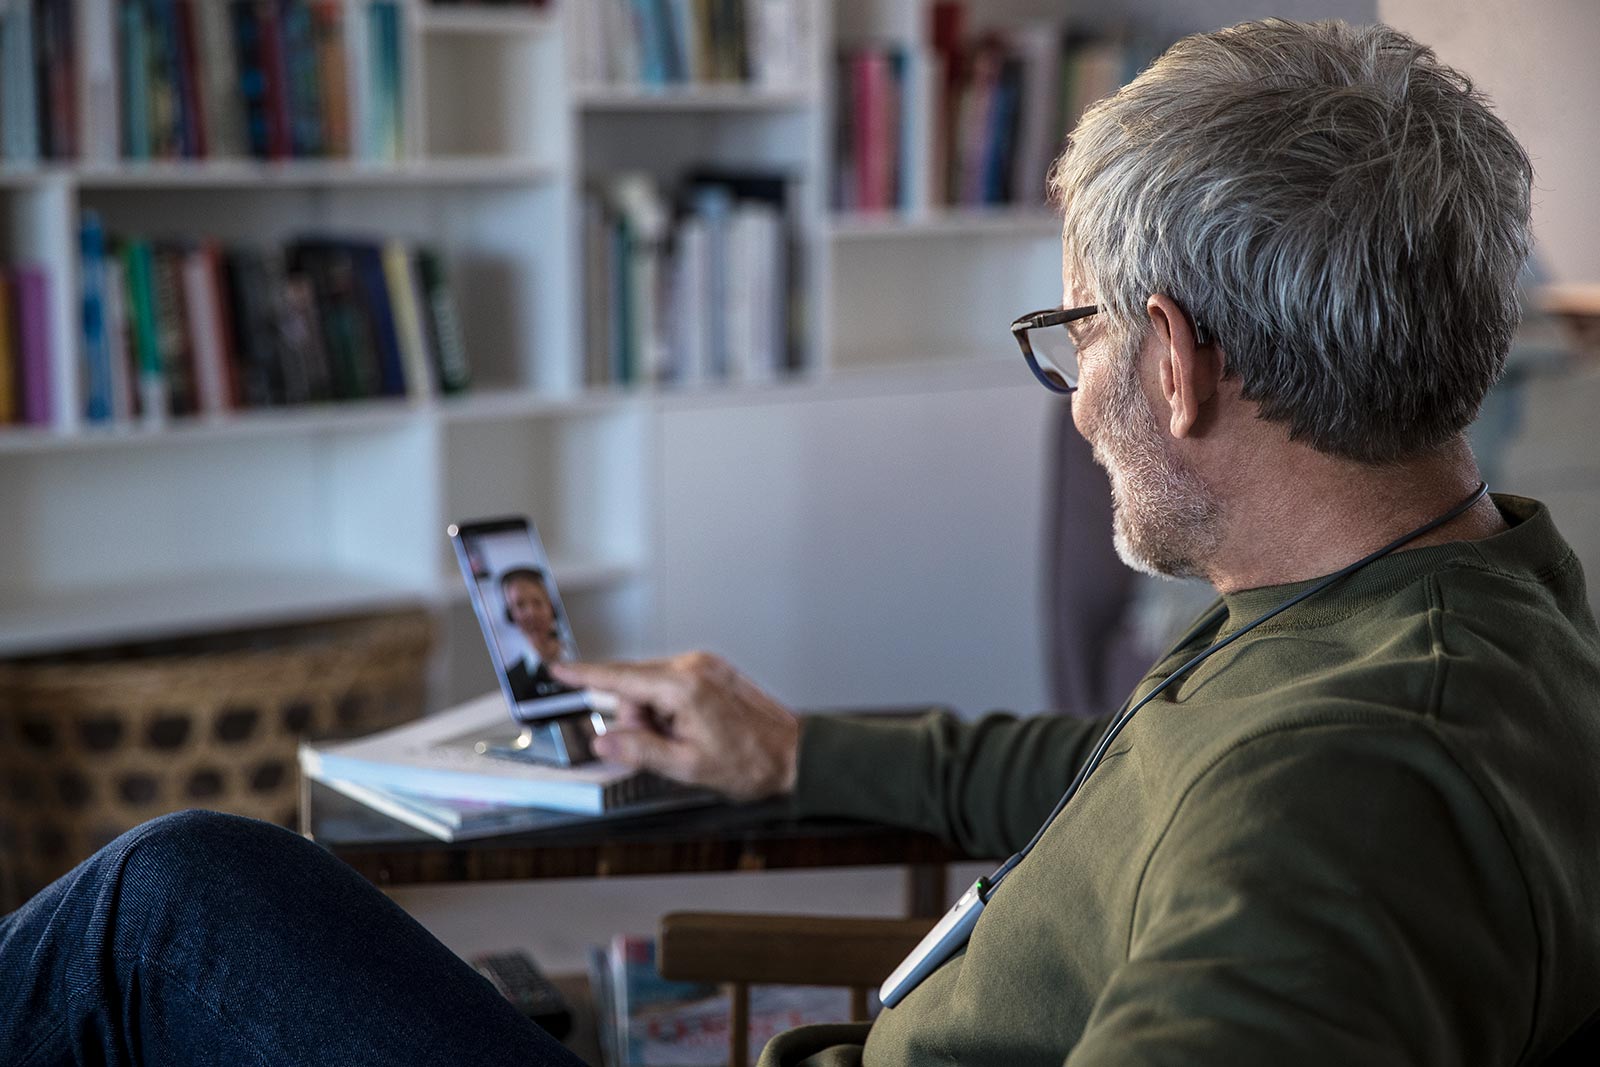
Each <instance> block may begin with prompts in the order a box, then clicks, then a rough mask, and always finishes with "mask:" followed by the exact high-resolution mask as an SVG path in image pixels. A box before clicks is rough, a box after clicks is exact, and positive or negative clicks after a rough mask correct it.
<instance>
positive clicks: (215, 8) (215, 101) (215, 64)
mask: <svg viewBox="0 0 1600 1067" xmlns="http://www.w3.org/2000/svg"><path fill="white" fill-rule="evenodd" d="M190 11H191V13H192V15H193V18H194V27H195V31H194V32H195V37H196V40H197V42H198V50H197V58H198V70H197V72H196V84H197V85H198V86H199V93H200V97H201V109H200V110H201V114H202V116H203V122H204V130H205V147H206V154H207V155H208V156H211V157H218V158H224V159H226V158H232V157H235V156H243V155H246V154H248V152H249V145H248V144H247V143H246V141H245V134H244V115H243V110H242V105H243V101H242V99H241V95H240V94H241V86H240V81H239V64H238V56H237V49H236V46H235V44H234V34H233V25H232V15H231V14H230V12H229V5H228V4H226V3H218V2H217V0H191V4H190Z"/></svg>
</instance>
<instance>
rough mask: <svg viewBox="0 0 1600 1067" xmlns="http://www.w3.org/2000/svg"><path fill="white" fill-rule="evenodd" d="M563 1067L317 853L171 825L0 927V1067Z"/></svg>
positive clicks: (534, 1031)
mask: <svg viewBox="0 0 1600 1067" xmlns="http://www.w3.org/2000/svg"><path fill="white" fill-rule="evenodd" d="M146 1063H148V1064H166V1065H172V1067H183V1065H187V1064H228V1065H234V1064H273V1065H279V1064H283V1065H288V1064H374V1065H377V1064H383V1065H390V1064H420V1063H439V1064H461V1065H467V1067H496V1065H500V1064H504V1065H507V1067H510V1065H513V1064H515V1065H516V1067H530V1065H560V1067H574V1065H579V1064H580V1061H579V1060H578V1059H577V1058H576V1057H575V1056H573V1055H572V1054H571V1053H570V1052H568V1051H567V1050H566V1049H564V1048H562V1047H561V1045H560V1044H558V1043H557V1042H556V1041H555V1040H553V1039H552V1038H551V1037H550V1036H549V1035H547V1034H546V1033H545V1032H544V1031H543V1030H540V1029H539V1028H538V1027H537V1026H535V1025H534V1024H533V1023H532V1022H530V1021H528V1020H527V1019H525V1018H523V1017H522V1016H521V1015H520V1014H518V1013H517V1012H516V1011H515V1010H514V1009H513V1008H512V1007H511V1006H510V1005H509V1004H507V1003H506V1001H505V1000H504V999H503V998H502V997H501V996H500V995H499V994H497V993H496V992H495V990H494V988H493V987H492V986H491V985H490V984H489V983H488V982H487V981H485V980H484V979H483V978H481V977H480V976H478V975H477V974H476V973H475V972H474V971H473V970H472V968H470V967H468V966H467V965H466V964H465V963H463V962H462V961H461V960H460V959H459V958H458V957H456V956H455V955H454V954H453V953H452V952H451V951H450V950H449V949H447V948H445V947H444V946H443V945H442V944H440V943H439V942H438V941H437V940H435V939H434V938H433V937H432V936H431V935H430V934H429V933H428V932H427V931H426V930H424V929H423V928H422V927H421V926H420V925H418V924H417V922H416V921H415V920H413V919H412V918H411V917H410V916H408V915H406V914H405V912H403V911H401V910H400V908H399V907H397V906H396V905H395V904H394V903H392V902H391V901H390V900H389V899H388V898H387V897H385V896H384V895H383V894H382V893H380V892H378V890H377V889H375V888H374V887H373V886H371V885H369V884H368V883H367V882H366V881H365V880H364V879H362V878H361V877H360V876H359V875H357V874H356V873H355V872H354V871H352V870H350V869H349V868H348V867H346V866H345V865H344V864H342V863H340V862H339V861H338V860H336V859H334V858H333V857H332V856H330V855H329V854H328V853H327V852H325V851H323V850H322V849H321V848H319V847H317V846H316V845H313V844H311V843H310V842H308V841H305V840H304V839H302V838H300V837H297V836H296V835H294V834H292V833H290V832H289V831H287V830H284V829H281V828H279V827H276V826H271V825H269V824H267V823H262V822H255V821H253V820H249V819H240V818H236V817H233V816H228V815H218V814H215V813H212V812H194V811H191V812H183V813H181V814H178V815H168V816H165V817H163V818H160V819H156V820H154V821H152V822H148V823H146V824H144V825H143V826H140V827H138V828H137V829H135V830H131V831H129V832H128V833H126V834H123V835H122V836H121V837H119V838H118V839H117V840H115V841H113V842H112V843H111V844H110V845H107V846H106V847H105V848H104V849H101V850H100V852H98V853H96V854H95V855H94V856H93V857H91V858H90V859H88V860H86V861H84V862H83V863H82V864H80V865H79V866H78V867H77V868H76V869H75V870H73V871H72V872H71V873H69V874H67V875H65V876H64V877H62V878H61V879H60V880H58V881H57V882H55V883H54V884H53V885H51V886H49V887H48V888H46V889H45V890H44V891H43V892H41V893H40V894H39V895H38V896H36V897H34V898H33V899H32V900H30V901H29V902H28V903H27V904H25V905H23V907H22V908H21V909H19V910H18V911H15V912H13V913H12V914H10V915H8V916H5V917H3V918H0V1064H5V1065H7V1067H43V1065H55V1064H107V1065H113V1067H123V1065H132V1064H146Z"/></svg>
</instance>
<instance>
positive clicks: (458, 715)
mask: <svg viewBox="0 0 1600 1067" xmlns="http://www.w3.org/2000/svg"><path fill="white" fill-rule="evenodd" d="M508 731H509V733H510V734H512V735H514V734H515V732H516V724H515V723H513V722H512V721H511V719H510V717H509V716H508V715H507V713H506V703H505V698H504V697H503V696H501V694H500V693H498V692H495V693H490V694H488V695H486V696H483V697H480V698H479V699H477V700H473V701H470V702H468V703H466V704H463V705H461V706H459V707H456V708H452V709H450V710H448V711H442V712H439V713H438V714H437V715H430V716H428V717H427V718H424V719H419V720H418V721H416V722H412V723H406V724H405V725H403V726H398V727H395V728H394V729H391V730H385V731H383V732H381V733H376V734H372V735H371V736H369V737H364V738H361V739H359V740H356V741H344V742H337V743H331V744H310V743H307V744H302V745H301V746H300V770H301V773H303V774H304V775H305V777H306V778H307V779H309V780H311V781H316V782H321V783H322V784H323V785H326V786H328V787H329V788H331V789H334V790H336V791H337V792H340V793H343V794H344V795H345V796H348V797H350V798H352V799H354V800H357V801H360V802H361V803H363V804H365V805H367V806H368V807H371V808H373V809H375V810H377V811H381V812H383V813H384V814H385V815H388V816H390V817H391V818H394V819H398V820H399V821H401V822H403V823H406V824H407V825H410V826H414V827H416V828H417V829H419V830H422V831H424V832H425V833H428V834H431V835H433V836H434V837H437V838H440V839H441V840H444V841H463V840H467V839H469V838H478V837H489V836H492V835H495V834H506V833H521V832H526V831H529V830H542V829H547V828H551V827H557V826H565V825H570V824H575V823H583V822H590V821H593V820H595V819H598V818H616V817H620V816H627V815H640V814H645V813H649V812H656V811H666V810H670V809H673V808H684V807H691V806H695V805H701V804H707V803H710V802H712V801H713V800H714V799H715V797H714V795H713V794H711V793H708V792H706V791H704V790H696V789H688V788H685V787H683V786H679V785H675V784H673V783H671V782H668V781H666V780H665V779H663V778H659V777H657V776H655V775H652V774H649V773H647V772H642V771H635V770H631V769H629V768H627V767H622V766H619V765H617V764H613V763H589V764H584V765H582V766H578V767H549V766H544V765H541V764H537V763H530V762H526V761H523V760H516V759H506V758H503V757H499V756H494V755H490V754H488V750H492V749H493V748H494V747H495V745H494V742H497V741H498V742H503V741H505V740H506V739H507V734H508Z"/></svg>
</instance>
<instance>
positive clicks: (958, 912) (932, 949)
mask: <svg viewBox="0 0 1600 1067" xmlns="http://www.w3.org/2000/svg"><path fill="white" fill-rule="evenodd" d="M988 888H989V883H988V881H987V880H985V879H983V878H979V879H978V880H977V881H976V882H973V883H972V888H971V889H968V890H967V891H966V892H965V893H962V894H961V899H960V900H958V901H956V906H955V907H953V908H951V909H950V910H949V911H947V912H945V913H944V918H942V919H940V920H939V922H938V924H937V925H936V926H934V928H933V929H932V930H929V931H928V935H927V936H926V937H924V938H923V939H922V940H921V941H919V942H917V947H916V948H914V949H912V950H911V955H909V956H907V957H906V958H905V959H903V960H901V961H900V966H898V967H896V968H895V969H894V973H893V974H891V975H890V976H889V977H888V978H887V979H885V980H884V983H883V985H882V986H880V987H879V988H878V999H879V1000H881V1001H883V1006H884V1007H886V1008H892V1007H894V1006H895V1005H896V1004H898V1003H900V1001H901V999H902V998H903V997H904V996H905V995H906V994H907V993H909V992H911V991H912V990H913V989H915V988H916V987H917V984H918V983H919V982H921V981H922V980H923V979H924V978H926V977H928V975H930V974H932V973H933V971H934V969H935V968H936V967H938V966H939V965H940V964H942V963H944V961H945V960H947V959H949V958H950V957H951V956H954V955H955V954H956V951H957V950H958V949H959V948H961V946H962V945H965V944H966V943H967V938H969V937H971V936H972V928H973V927H974V926H976V925H978V916H980V915H982V914H983V894H984V892H985V890H987V889H988Z"/></svg>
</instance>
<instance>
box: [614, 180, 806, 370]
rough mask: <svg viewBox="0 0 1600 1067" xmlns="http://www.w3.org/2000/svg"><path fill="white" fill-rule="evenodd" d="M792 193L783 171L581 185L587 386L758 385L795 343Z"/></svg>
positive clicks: (795, 350)
mask: <svg viewBox="0 0 1600 1067" xmlns="http://www.w3.org/2000/svg"><path fill="white" fill-rule="evenodd" d="M797 202H798V197H797V196H796V195H795V191H794V189H793V183H792V181H791V180H790V179H789V178H788V177H787V176H786V175H783V174H779V173H769V172H740V171H726V170H714V169H700V170H695V171H691V172H689V173H687V174H686V175H685V176H684V177H683V179H682V180H681V181H679V182H678V183H676V186H675V187H674V188H671V189H667V188H663V186H662V185H661V183H660V182H658V181H657V180H656V179H654V178H652V177H651V176H649V175H646V174H642V173H631V172H630V173H623V174H618V175H613V176H611V177H609V178H607V179H605V180H603V181H596V182H592V183H591V184H590V188H589V190H588V193H587V195H586V198H585V205H584V214H583V232H584V245H585V247H584V262H585V266H586V270H585V276H584V277H585V289H586V292H585V301H586V317H585V327H586V332H587V333H586V338H585V344H586V353H585V361H584V365H585V368H586V370H585V374H586V377H587V379H588V382H589V384H591V385H603V384H608V383H616V384H632V383H636V382H652V383H657V382H658V383H671V384H694V383H700V382H707V381H744V382H758V381H769V380H772V379H774V378H776V377H778V376H779V375H781V374H784V373H787V372H790V371H793V370H795V369H797V368H798V367H799V365H800V362H801V356H800V353H801V351H802V346H803V343H804V338H803V337H802V336H801V335H800V331H799V323H800V318H801V317H800V316H799V315H798V314H797V313H796V304H797V302H798V301H799V299H800V298H799V295H798V293H797V291H796V282H797V279H798V278H799V277H800V271H799V261H798V254H799V253H798V247H799V246H798V242H797V241H796V240H795V233H796V220H795V218H794V213H795V211H796V210H797Z"/></svg>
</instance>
